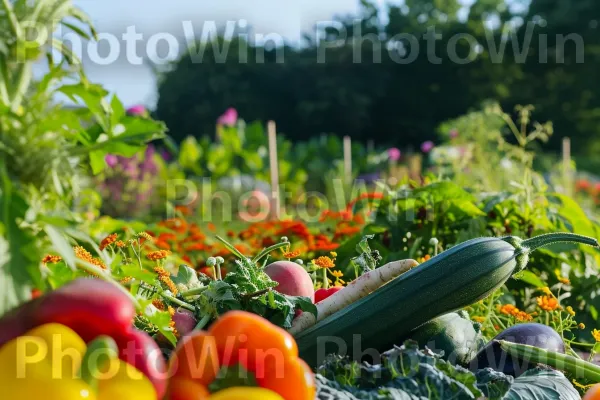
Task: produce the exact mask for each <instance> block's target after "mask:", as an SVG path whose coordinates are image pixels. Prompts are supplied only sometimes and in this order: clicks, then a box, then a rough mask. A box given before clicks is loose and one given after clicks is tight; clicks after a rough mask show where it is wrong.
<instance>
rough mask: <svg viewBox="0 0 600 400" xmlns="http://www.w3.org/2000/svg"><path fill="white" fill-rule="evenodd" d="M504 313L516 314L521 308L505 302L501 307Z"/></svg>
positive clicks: (500, 309)
mask: <svg viewBox="0 0 600 400" xmlns="http://www.w3.org/2000/svg"><path fill="white" fill-rule="evenodd" d="M498 311H500V312H501V313H502V314H504V315H514V314H516V313H518V312H519V309H518V308H517V307H515V306H513V305H512V304H504V305H502V306H500V307H499V310H498Z"/></svg>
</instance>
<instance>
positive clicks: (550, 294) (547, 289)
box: [542, 286, 554, 296]
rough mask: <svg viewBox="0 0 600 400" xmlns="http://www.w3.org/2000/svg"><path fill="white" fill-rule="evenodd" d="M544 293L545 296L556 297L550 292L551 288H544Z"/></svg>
mask: <svg viewBox="0 0 600 400" xmlns="http://www.w3.org/2000/svg"><path fill="white" fill-rule="evenodd" d="M542 292H544V294H545V295H546V296H554V295H553V294H552V292H551V291H550V288H549V287H548V286H545V287H543V288H542Z"/></svg>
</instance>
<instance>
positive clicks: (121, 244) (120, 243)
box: [115, 240, 127, 249]
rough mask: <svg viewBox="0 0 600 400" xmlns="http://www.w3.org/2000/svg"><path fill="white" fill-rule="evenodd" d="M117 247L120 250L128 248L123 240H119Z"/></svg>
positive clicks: (116, 243)
mask: <svg viewBox="0 0 600 400" xmlns="http://www.w3.org/2000/svg"><path fill="white" fill-rule="evenodd" d="M115 246H117V247H118V248H120V249H122V248H123V247H125V246H127V244H126V243H125V242H124V241H122V240H117V241H116V242H115Z"/></svg>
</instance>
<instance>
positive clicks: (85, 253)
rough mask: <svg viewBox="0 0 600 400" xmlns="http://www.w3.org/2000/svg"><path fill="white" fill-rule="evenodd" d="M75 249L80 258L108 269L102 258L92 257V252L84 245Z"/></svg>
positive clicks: (76, 255)
mask: <svg viewBox="0 0 600 400" xmlns="http://www.w3.org/2000/svg"><path fill="white" fill-rule="evenodd" d="M73 251H74V252H75V257H77V258H79V259H80V260H82V261H85V262H88V263H90V264H93V265H95V266H97V267H100V268H102V269H106V265H104V263H103V262H102V260H99V259H97V258H94V257H92V254H91V253H90V252H89V251H87V250H86V249H84V248H83V247H81V246H76V247H73Z"/></svg>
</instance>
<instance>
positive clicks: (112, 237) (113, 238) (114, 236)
mask: <svg viewBox="0 0 600 400" xmlns="http://www.w3.org/2000/svg"><path fill="white" fill-rule="evenodd" d="M116 241H117V234H116V233H113V234H111V235H108V236H107V237H105V238H104V239H102V241H101V242H100V250H104V249H105V248H107V247H108V246H110V245H111V244H113V243H114V242H116Z"/></svg>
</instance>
